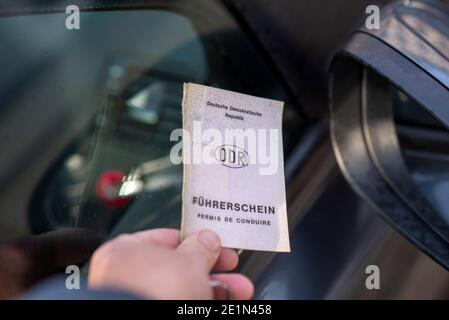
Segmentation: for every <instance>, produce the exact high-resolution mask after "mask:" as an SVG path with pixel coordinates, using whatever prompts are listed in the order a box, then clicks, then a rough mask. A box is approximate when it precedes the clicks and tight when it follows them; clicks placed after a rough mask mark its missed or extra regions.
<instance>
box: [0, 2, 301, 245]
mask: <svg viewBox="0 0 449 320" xmlns="http://www.w3.org/2000/svg"><path fill="white" fill-rule="evenodd" d="M222 11H223V12H220V14H219V15H216V19H214V21H213V23H212V22H211V23H209V22H207V21H200V20H201V19H198V20H195V19H192V18H191V17H188V16H186V15H183V14H181V13H175V12H172V11H169V10H135V11H132V10H130V11H99V12H82V13H81V21H80V29H79V30H68V29H67V28H66V27H65V20H66V18H67V15H66V14H64V13H48V14H36V15H26V16H12V17H3V18H0V41H1V43H2V50H0V64H1V70H2V72H1V73H0V113H1V116H0V139H1V141H2V146H3V148H2V156H1V157H0V239H1V240H9V239H15V238H17V237H19V236H23V235H27V234H40V233H44V232H47V231H51V230H57V229H61V228H67V227H70V228H72V227H77V228H79V227H82V228H88V229H90V230H93V231H95V232H97V233H99V234H101V235H102V236H113V235H115V234H118V233H121V232H132V231H135V230H142V229H146V228H153V227H160V226H171V227H179V220H180V213H181V211H180V204H181V188H182V165H178V166H175V165H173V164H171V163H170V162H169V160H168V158H167V157H168V155H169V152H170V148H171V147H172V146H173V144H175V143H176V142H172V141H170V140H169V137H170V133H171V131H172V130H174V129H176V128H179V127H181V119H182V115H181V99H182V84H183V82H186V81H191V82H195V83H201V84H207V85H211V86H215V87H219V88H223V89H228V90H235V91H238V92H243V93H248V94H253V95H257V96H262V97H267V98H272V99H280V100H284V101H285V102H286V105H285V111H284V118H285V121H284V125H283V126H284V128H283V130H284V144H285V146H284V148H285V154H286V156H288V153H289V152H290V150H291V149H292V147H293V146H294V144H295V142H296V141H297V138H298V135H299V132H300V129H301V126H302V123H301V117H300V116H299V114H298V111H297V109H296V106H295V105H294V104H293V103H292V102H291V101H290V99H289V96H288V94H287V93H286V91H285V90H284V89H283V87H282V86H281V85H280V82H279V80H278V79H277V78H276V77H275V76H274V75H273V72H272V70H270V69H269V68H268V66H267V64H266V63H265V61H264V60H263V59H262V56H263V55H262V54H261V53H260V52H258V51H257V50H256V49H255V48H254V46H252V45H251V43H250V41H249V40H248V39H247V38H246V36H245V35H244V33H243V32H242V31H241V30H240V28H239V27H238V25H237V24H236V23H235V21H233V20H232V18H231V17H230V16H229V15H228V14H227V13H226V11H225V10H224V9H223V10H222ZM203 14H204V15H206V16H207V13H205V12H203ZM135 172H139V177H138V178H137V179H136V180H138V181H137V182H138V183H136V184H135V185H136V190H135V192H134V193H133V194H132V195H130V196H129V197H126V198H124V197H118V193H119V190H120V186H121V184H122V183H123V181H122V180H124V179H125V180H126V179H131V178H130V177H132V175H133V173H135Z"/></svg>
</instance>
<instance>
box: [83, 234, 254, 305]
mask: <svg viewBox="0 0 449 320" xmlns="http://www.w3.org/2000/svg"><path fill="white" fill-rule="evenodd" d="M237 263H238V255H237V253H236V252H235V251H234V250H232V249H224V248H223V249H222V248H221V243H220V238H219V237H218V236H217V235H216V234H215V233H214V232H212V231H208V230H203V231H200V232H198V233H195V234H193V235H191V236H190V237H188V238H186V239H185V240H184V241H182V242H180V235H179V231H178V230H174V229H154V230H149V231H142V232H137V233H134V234H129V235H121V236H119V237H117V238H115V239H113V240H111V241H109V242H106V243H105V244H104V245H102V246H101V247H100V248H99V249H97V251H95V253H94V255H93V257H92V260H91V265H90V270H89V275H88V285H89V287H90V288H91V289H118V290H123V291H127V292H129V293H133V294H135V295H137V296H140V297H142V298H145V299H189V300H190V299H213V298H214V293H213V289H212V288H211V287H210V285H209V281H210V280H211V279H213V280H218V281H221V282H223V283H224V284H226V285H227V286H228V288H229V290H230V292H231V295H232V297H233V298H234V299H242V300H243V299H250V298H251V297H252V295H253V291H254V289H253V285H252V283H251V281H250V280H249V279H248V278H246V277H245V276H243V275H240V274H236V273H230V274H214V275H210V274H209V273H210V271H211V270H212V269H213V270H214V271H230V270H232V269H234V268H235V267H236V266H237Z"/></svg>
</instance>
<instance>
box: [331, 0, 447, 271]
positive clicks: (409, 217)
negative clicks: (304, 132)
mask: <svg viewBox="0 0 449 320" xmlns="http://www.w3.org/2000/svg"><path fill="white" fill-rule="evenodd" d="M395 95H399V96H400V97H402V98H403V99H404V100H407V101H411V102H412V103H410V104H409V105H408V107H409V108H416V109H417V110H414V111H413V112H415V111H416V112H417V114H422V115H423V117H429V118H432V121H434V122H435V127H434V129H435V128H437V129H435V130H432V131H438V132H439V133H442V135H440V136H439V137H440V141H439V143H440V145H444V146H445V147H444V148H442V149H441V148H439V149H438V148H436V147H435V150H434V151H435V152H433V153H432V154H433V155H436V154H438V156H440V157H443V158H444V157H446V156H447V158H445V159H446V160H447V162H445V163H446V164H447V172H448V173H449V131H448V130H449V8H448V7H447V6H445V5H443V4H442V3H440V2H437V1H435V2H432V1H408V2H399V3H394V4H392V5H390V6H387V7H385V8H383V9H382V19H381V23H380V29H379V30H367V29H360V30H358V31H357V32H356V33H355V34H354V35H353V37H352V39H351V40H350V41H349V43H348V44H347V45H346V46H345V47H344V48H343V49H342V50H341V51H340V52H339V53H338V54H337V55H336V56H335V58H334V61H333V63H332V67H331V83H330V100H331V108H330V126H331V136H332V144H333V148H334V151H335V154H336V158H337V162H338V164H339V167H340V169H341V171H342V172H343V174H344V176H345V178H346V180H347V181H348V182H349V184H350V185H351V186H352V188H353V189H354V190H355V191H356V192H357V193H358V194H359V195H360V196H362V197H363V198H364V199H366V201H368V202H369V203H370V204H371V205H372V206H374V207H375V208H376V209H377V210H378V212H379V213H380V214H381V215H382V216H383V217H384V218H385V219H386V220H387V221H388V222H389V223H390V224H391V225H392V226H394V227H395V228H396V229H397V230H398V231H399V232H400V233H402V234H403V235H404V236H405V237H407V238H408V239H409V240H410V241H412V242H413V243H414V244H415V245H416V246H418V247H419V248H420V249H422V250H423V251H424V252H425V253H427V254H428V255H429V256H431V257H432V258H433V259H435V260H436V261H437V262H439V263H440V264H441V265H443V266H444V267H445V268H446V269H449V219H448V218H447V217H449V212H443V211H445V210H444V208H448V209H449V174H448V175H447V180H446V181H447V183H446V184H445V185H444V188H445V189H444V190H445V192H446V194H447V195H448V196H447V197H443V198H441V197H440V198H439V200H438V201H440V202H441V201H442V202H444V205H442V204H441V203H438V201H437V200H435V199H434V198H432V197H429V196H428V194H426V192H424V191H423V189H425V188H426V186H424V187H423V186H422V185H421V186H420V185H419V184H418V183H417V180H416V178H415V177H414V175H413V172H412V170H410V167H409V164H408V163H409V161H408V160H407V158H406V156H405V151H406V150H405V149H404V147H403V145H402V142H401V140H400V139H399V138H398V132H399V127H400V125H399V121H398V120H397V119H396V117H395V109H394V99H393V98H392V97H394V96H395ZM418 109H419V110H418ZM419 117H420V116H418V118H419ZM418 127H419V126H418ZM446 134H447V135H446ZM441 137H443V138H441ZM421 138H422V137H418V139H421ZM408 140H409V141H410V140H413V137H410V136H409V137H408ZM432 148H433V147H432V146H431V145H425V146H424V148H423V150H421V151H423V152H424V151H425V152H429V150H430V151H432V150H433V149H432ZM418 149H419V148H418ZM424 149H426V150H424ZM424 164H425V163H424ZM428 165H429V166H431V165H432V164H431V163H428ZM443 170H444V167H443ZM444 173H446V171H444ZM434 174H436V175H442V174H443V172H440V173H439V172H438V171H436V172H434Z"/></svg>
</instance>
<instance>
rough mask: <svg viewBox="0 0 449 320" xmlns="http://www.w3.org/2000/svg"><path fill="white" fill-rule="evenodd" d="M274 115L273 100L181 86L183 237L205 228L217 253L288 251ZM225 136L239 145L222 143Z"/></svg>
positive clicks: (277, 108) (278, 105)
mask: <svg viewBox="0 0 449 320" xmlns="http://www.w3.org/2000/svg"><path fill="white" fill-rule="evenodd" d="M282 112H283V102H280V101H275V100H270V99H265V98H259V97H254V96H249V95H246V94H241V93H237V92H232V91H227V90H222V89H217V88H212V87H208V86H203V85H197V84H193V83H185V84H184V96H183V101H182V113H183V129H184V130H185V131H184V134H183V150H182V155H183V162H184V184H183V193H182V203H183V204H182V226H181V234H182V237H183V238H185V237H186V236H188V235H189V234H191V233H193V232H196V231H198V230H201V229H211V230H213V231H215V232H217V233H218V234H219V236H220V238H221V240H222V245H223V246H224V247H230V248H239V249H250V250H265V251H284V252H285V251H287V252H289V251H290V243H289V234H288V223H287V209H286V200H285V179H284V161H283V149H282ZM198 128H200V129H201V130H200V131H201V135H200V134H198V132H200V131H199V130H198ZM239 129H240V131H239ZM270 129H271V130H272V132H277V133H278V134H277V136H274V138H273V136H271V135H270ZM226 131H228V134H229V132H234V133H237V134H238V133H239V132H240V133H242V132H243V133H246V135H244V134H241V135H240V137H244V138H245V139H243V140H242V139H241V138H235V139H231V140H229V139H228V140H226V139H225V138H226ZM264 132H265V135H264ZM220 136H221V138H220ZM254 136H256V140H255V139H254ZM259 136H260V137H259ZM246 137H250V138H248V139H246ZM251 139H252V140H251ZM255 141H256V142H255ZM255 144H256V145H255ZM261 147H264V148H261ZM270 147H271V149H270ZM261 149H263V150H265V157H263V156H261V155H260V154H259V153H261ZM198 150H200V151H198ZM263 150H262V151H263ZM202 154H205V155H206V156H203V158H204V159H200V158H201V157H202ZM269 154H271V157H267V155H269ZM195 157H196V159H195ZM267 159H268V160H267ZM205 160H207V161H205ZM204 162H207V163H204Z"/></svg>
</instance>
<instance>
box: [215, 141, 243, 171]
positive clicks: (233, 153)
mask: <svg viewBox="0 0 449 320" xmlns="http://www.w3.org/2000/svg"><path fill="white" fill-rule="evenodd" d="M215 158H216V159H217V161H218V162H220V163H221V164H222V165H224V166H225V167H229V168H236V169H237V168H243V167H246V166H247V165H248V164H249V154H248V152H246V151H245V150H243V149H242V148H240V147H237V146H234V145H222V146H220V147H218V148H217V149H215Z"/></svg>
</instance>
